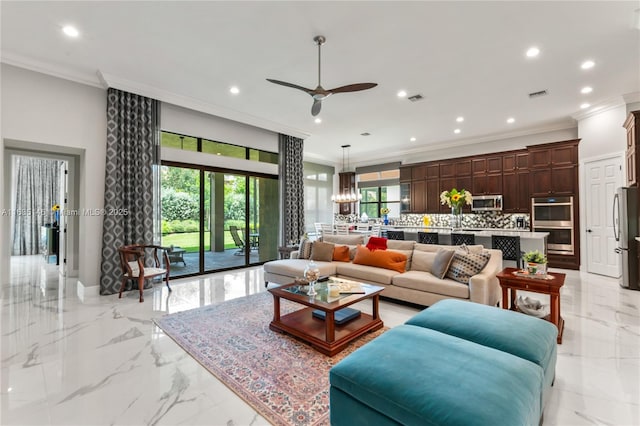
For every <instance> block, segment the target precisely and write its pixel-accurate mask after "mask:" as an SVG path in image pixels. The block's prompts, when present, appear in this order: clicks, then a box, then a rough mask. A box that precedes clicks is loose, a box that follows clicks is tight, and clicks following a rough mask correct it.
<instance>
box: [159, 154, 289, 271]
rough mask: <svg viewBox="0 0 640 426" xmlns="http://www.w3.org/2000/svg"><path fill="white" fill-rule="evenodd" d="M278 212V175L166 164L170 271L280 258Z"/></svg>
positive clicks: (229, 266)
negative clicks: (278, 254)
mask: <svg viewBox="0 0 640 426" xmlns="http://www.w3.org/2000/svg"><path fill="white" fill-rule="evenodd" d="M278 211H279V210H278V180H277V178H276V177H271V176H256V175H252V174H245V173H244V172H229V171H217V170H212V169H211V168H206V167H200V166H192V167H188V166H183V165H172V164H169V163H167V164H165V165H163V167H162V225H163V226H162V245H163V246H169V247H171V246H173V247H172V253H174V255H173V256H170V261H171V276H172V277H179V276H185V275H193V274H201V273H207V272H213V271H219V270H225V269H232V268H239V267H244V266H248V265H253V264H259V263H262V262H266V261H268V260H273V259H276V258H277V253H278V250H277V248H278V241H277V238H278V222H279V214H278ZM267 212H268V214H267ZM180 253H183V255H182V257H181V256H180Z"/></svg>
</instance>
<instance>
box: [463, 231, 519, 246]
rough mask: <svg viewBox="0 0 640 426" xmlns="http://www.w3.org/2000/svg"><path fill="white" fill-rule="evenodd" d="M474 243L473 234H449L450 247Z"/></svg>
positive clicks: (474, 237)
mask: <svg viewBox="0 0 640 426" xmlns="http://www.w3.org/2000/svg"><path fill="white" fill-rule="evenodd" d="M518 238H519V237H518ZM475 243H476V236H475V235H473V234H456V233H455V232H452V233H451V245H452V246H461V245H462V244H466V245H473V244H475Z"/></svg>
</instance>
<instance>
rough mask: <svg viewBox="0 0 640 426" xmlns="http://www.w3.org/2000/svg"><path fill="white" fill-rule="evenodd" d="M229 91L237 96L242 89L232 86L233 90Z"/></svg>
mask: <svg viewBox="0 0 640 426" xmlns="http://www.w3.org/2000/svg"><path fill="white" fill-rule="evenodd" d="M229 91H230V92H231V93H233V94H234V95H237V94H238V93H240V89H238V86H231V88H230V89H229Z"/></svg>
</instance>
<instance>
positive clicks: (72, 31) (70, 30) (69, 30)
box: [62, 25, 80, 37]
mask: <svg viewBox="0 0 640 426" xmlns="http://www.w3.org/2000/svg"><path fill="white" fill-rule="evenodd" d="M62 32H63V33H65V34H66V35H68V36H69V37H78V36H79V35H80V33H79V32H78V30H77V29H76V28H75V27H72V26H71V25H65V26H64V27H62Z"/></svg>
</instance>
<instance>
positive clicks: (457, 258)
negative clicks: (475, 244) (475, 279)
mask: <svg viewBox="0 0 640 426" xmlns="http://www.w3.org/2000/svg"><path fill="white" fill-rule="evenodd" d="M490 258H491V254H489V253H488V252H482V253H469V254H464V253H460V252H456V253H455V254H454V255H453V260H451V264H450V265H449V270H448V271H447V275H446V277H447V278H451V279H452V280H455V281H458V282H460V283H462V284H469V278H471V277H472V276H474V275H475V274H477V273H478V272H480V271H482V269H484V267H485V266H486V265H487V263H488V262H489V259H490Z"/></svg>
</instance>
